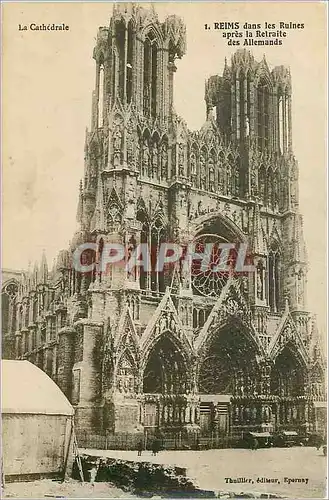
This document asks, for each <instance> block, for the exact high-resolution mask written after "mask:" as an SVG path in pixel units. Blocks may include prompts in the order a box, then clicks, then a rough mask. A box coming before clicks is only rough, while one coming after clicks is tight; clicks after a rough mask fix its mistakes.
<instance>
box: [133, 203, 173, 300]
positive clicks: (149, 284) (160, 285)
mask: <svg viewBox="0 0 329 500" xmlns="http://www.w3.org/2000/svg"><path fill="white" fill-rule="evenodd" d="M137 220H139V221H140V222H142V224H143V225H142V230H141V239H140V242H141V243H142V244H147V248H148V251H149V252H150V257H151V262H150V265H151V269H149V270H145V269H144V267H143V266H141V267H140V271H139V284H140V288H141V289H142V290H151V291H153V292H164V291H165V269H163V270H161V271H157V270H156V263H157V259H158V254H159V250H160V246H161V243H164V242H165V241H166V231H165V227H164V224H163V221H162V219H161V218H160V217H157V218H156V219H155V220H154V221H152V222H151V223H149V221H148V220H147V218H146V214H145V212H144V210H140V211H138V212H137Z"/></svg>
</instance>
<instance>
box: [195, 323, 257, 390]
mask: <svg viewBox="0 0 329 500" xmlns="http://www.w3.org/2000/svg"><path fill="white" fill-rule="evenodd" d="M256 355H257V350H256V349H255V346H254V344H253V343H252V342H251V341H250V339H249V338H248V337H247V335H246V334H245V333H244V332H243V331H242V329H241V327H240V326H239V325H236V324H234V323H233V322H232V323H230V324H228V325H226V326H225V327H224V328H223V329H221V330H219V331H218V332H216V334H215V335H213V336H212V338H211V339H210V341H209V342H208V345H207V347H206V349H204V354H203V356H202V359H201V361H200V364H199V371H198V390H199V393H201V394H227V395H228V394H230V395H239V396H244V395H252V394H254V393H255V392H257V389H258V387H257V379H258V365H257V360H256Z"/></svg>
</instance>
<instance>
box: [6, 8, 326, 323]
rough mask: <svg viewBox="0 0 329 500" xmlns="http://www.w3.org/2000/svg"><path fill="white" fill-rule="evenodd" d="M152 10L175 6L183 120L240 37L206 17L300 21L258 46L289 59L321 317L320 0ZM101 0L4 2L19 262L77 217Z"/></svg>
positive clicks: (194, 114)
mask: <svg viewBox="0 0 329 500" xmlns="http://www.w3.org/2000/svg"><path fill="white" fill-rule="evenodd" d="M155 8H156V10H157V12H158V14H159V18H160V20H163V19H164V17H165V16H166V15H170V14H177V15H179V16H181V17H183V19H184V22H185V24H186V27H187V54H186V55H185V56H184V57H183V58H182V59H181V60H179V61H177V68H178V69H177V72H176V74H175V83H174V105H175V108H176V111H177V113H178V114H180V115H181V116H183V118H184V119H185V120H186V122H187V124H188V126H189V128H190V129H199V128H200V127H201V126H202V124H203V122H204V121H205V103H204V85H205V80H206V79H207V78H208V77H209V76H211V75H213V74H221V73H222V70H223V65H224V58H225V57H227V59H228V61H229V60H230V58H231V55H232V54H233V52H235V50H236V48H237V47H232V46H228V45H227V40H226V39H224V38H223V36H222V32H221V31H218V30H213V29H211V30H205V29H204V24H205V23H208V24H209V25H211V26H212V25H213V23H214V22H225V21H226V22H227V21H230V22H235V21H239V22H240V23H245V22H248V23H258V22H260V23H264V22H265V21H267V22H269V23H276V24H278V23H279V22H285V23H289V22H294V23H304V24H305V27H304V29H296V30H292V29H291V30H287V31H288V36H287V38H285V39H284V42H283V45H282V46H271V47H266V48H264V47H253V48H252V52H253V54H254V56H255V58H256V59H257V60H260V59H261V58H262V57H263V54H264V52H265V55H266V59H267V62H268V65H269V67H270V69H271V68H272V67H273V66H276V65H281V64H283V65H287V66H290V69H291V74H292V82H293V101H292V111H293V148H294V153H295V156H296V157H297V160H298V161H299V168H300V190H299V195H300V210H301V213H302V214H303V215H304V232H305V240H306V244H307V247H308V255H309V277H308V281H309V282H308V285H309V292H308V301H309V308H310V309H311V310H312V311H313V312H314V313H316V314H317V316H318V321H319V325H320V328H321V329H322V330H323V329H324V328H325V322H326V274H327V273H326V238H327V234H326V175H327V172H326V136H327V134H326V105H327V103H326V88H327V87H326V83H327V80H326V78H327V60H326V15H325V5H324V4H320V3H317V2H310V3H302V2H301V3H300V4H298V8H297V7H296V3H295V2H294V3H293V4H292V3H280V2H274V3H271V2H266V3H265V2H264V3H260V2H255V3H237V2H232V3H229V2H226V3H206V2H202V5H201V3H199V4H198V3H186V4H182V3H181V4H180V3H177V4H176V3H175V4H173V3H167V4H162V3H157V4H156V6H155ZM111 12H112V6H111V4H110V2H108V3H94V2H93V3H72V4H65V3H58V4H53V3H41V4H33V3H29V4H25V3H11V4H5V5H4V6H3V97H2V99H3V172H2V182H3V229H2V231H3V242H4V243H3V259H2V267H4V268H11V269H26V268H27V266H28V263H29V261H31V262H32V263H33V262H34V261H35V260H39V259H40V257H41V253H42V251H43V250H45V251H46V254H47V257H48V263H49V264H50V265H51V263H52V260H53V259H54V258H55V257H56V255H57V253H58V251H59V250H60V249H62V248H67V245H68V243H69V240H70V239H71V238H72V236H73V233H74V231H75V229H76V226H77V224H76V208H77V201H78V185H79V180H80V178H81V177H82V176H83V164H84V160H83V157H84V138H85V129H86V127H89V126H90V118H91V95H92V91H93V88H94V84H95V62H94V60H93V59H92V52H93V47H94V45H95V41H96V35H97V29H98V27H99V26H107V25H108V24H109V20H110V16H111ZM30 23H36V24H41V23H46V24H47V23H66V24H67V25H69V30H68V31H65V32H49V31H47V32H42V31H39V32H32V31H29V30H28V31H21V30H19V24H21V25H24V24H26V25H29V24H30Z"/></svg>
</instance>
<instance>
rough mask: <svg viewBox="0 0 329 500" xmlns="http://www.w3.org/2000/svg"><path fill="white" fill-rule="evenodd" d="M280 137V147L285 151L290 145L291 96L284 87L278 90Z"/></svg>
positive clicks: (281, 150)
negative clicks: (289, 117)
mask: <svg viewBox="0 0 329 500" xmlns="http://www.w3.org/2000/svg"><path fill="white" fill-rule="evenodd" d="M277 102H278V110H277V116H278V125H277V126H278V139H279V149H280V152H281V153H283V152H284V151H285V150H286V148H287V145H288V142H289V140H288V135H289V119H288V116H289V109H288V107H289V96H288V93H287V91H286V90H283V89H282V88H280V89H279V91H278V100H277Z"/></svg>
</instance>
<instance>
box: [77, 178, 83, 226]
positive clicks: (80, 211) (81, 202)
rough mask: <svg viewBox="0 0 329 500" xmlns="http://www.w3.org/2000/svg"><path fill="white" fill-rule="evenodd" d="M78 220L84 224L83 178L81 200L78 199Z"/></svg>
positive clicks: (80, 191) (80, 192)
mask: <svg viewBox="0 0 329 500" xmlns="http://www.w3.org/2000/svg"><path fill="white" fill-rule="evenodd" d="M77 222H78V223H79V224H80V225H82V224H83V187H82V180H81V181H80V187H79V201H78V209H77Z"/></svg>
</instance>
